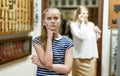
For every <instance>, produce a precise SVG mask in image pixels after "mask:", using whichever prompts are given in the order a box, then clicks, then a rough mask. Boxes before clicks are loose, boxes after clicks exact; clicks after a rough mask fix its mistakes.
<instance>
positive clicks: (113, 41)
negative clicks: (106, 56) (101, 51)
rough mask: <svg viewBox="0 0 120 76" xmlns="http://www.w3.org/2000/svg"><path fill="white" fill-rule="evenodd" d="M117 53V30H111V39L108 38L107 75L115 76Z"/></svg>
mask: <svg viewBox="0 0 120 76" xmlns="http://www.w3.org/2000/svg"><path fill="white" fill-rule="evenodd" d="M117 53H118V30H117V29H112V30H111V39H110V67H109V68H110V70H109V76H116V70H117V67H116V66H117Z"/></svg>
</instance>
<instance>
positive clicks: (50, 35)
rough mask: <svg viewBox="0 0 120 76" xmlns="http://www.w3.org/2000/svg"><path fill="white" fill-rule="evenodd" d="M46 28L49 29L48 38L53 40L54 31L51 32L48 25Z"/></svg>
mask: <svg viewBox="0 0 120 76" xmlns="http://www.w3.org/2000/svg"><path fill="white" fill-rule="evenodd" d="M44 26H45V27H46V29H47V36H48V38H50V39H53V35H54V31H51V30H49V28H48V25H47V24H44Z"/></svg>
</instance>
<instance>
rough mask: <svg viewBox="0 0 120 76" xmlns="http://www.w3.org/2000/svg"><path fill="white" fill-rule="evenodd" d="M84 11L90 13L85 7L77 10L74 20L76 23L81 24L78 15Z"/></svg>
mask: <svg viewBox="0 0 120 76" xmlns="http://www.w3.org/2000/svg"><path fill="white" fill-rule="evenodd" d="M83 9H84V10H87V11H88V9H87V8H86V7H85V6H80V7H78V8H77V10H76V12H75V17H74V19H73V20H74V21H75V22H79V18H78V15H79V14H80V13H81V10H83Z"/></svg>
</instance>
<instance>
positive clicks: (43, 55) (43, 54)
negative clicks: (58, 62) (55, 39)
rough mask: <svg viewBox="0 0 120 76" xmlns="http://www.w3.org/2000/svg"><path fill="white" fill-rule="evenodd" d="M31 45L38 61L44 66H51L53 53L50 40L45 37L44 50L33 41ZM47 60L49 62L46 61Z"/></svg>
mask: <svg viewBox="0 0 120 76" xmlns="http://www.w3.org/2000/svg"><path fill="white" fill-rule="evenodd" d="M33 46H34V48H35V50H36V53H37V55H38V58H39V60H40V63H41V64H42V65H43V66H45V67H51V66H52V62H53V53H52V40H51V38H49V37H48V38H47V45H46V50H44V49H43V48H42V46H41V45H38V44H36V43H34V42H33ZM48 61H49V62H48Z"/></svg>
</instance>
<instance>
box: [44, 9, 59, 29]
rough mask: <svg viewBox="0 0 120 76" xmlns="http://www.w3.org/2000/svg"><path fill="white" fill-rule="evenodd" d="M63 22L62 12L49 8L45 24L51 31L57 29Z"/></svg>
mask: <svg viewBox="0 0 120 76" xmlns="http://www.w3.org/2000/svg"><path fill="white" fill-rule="evenodd" d="M60 23H61V18H60V13H59V12H58V11H56V10H49V11H47V12H46V14H45V21H44V24H45V25H46V26H47V28H48V29H49V30H51V31H57V30H58V27H59V25H60Z"/></svg>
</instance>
